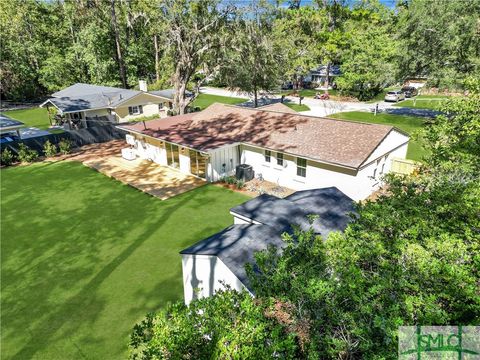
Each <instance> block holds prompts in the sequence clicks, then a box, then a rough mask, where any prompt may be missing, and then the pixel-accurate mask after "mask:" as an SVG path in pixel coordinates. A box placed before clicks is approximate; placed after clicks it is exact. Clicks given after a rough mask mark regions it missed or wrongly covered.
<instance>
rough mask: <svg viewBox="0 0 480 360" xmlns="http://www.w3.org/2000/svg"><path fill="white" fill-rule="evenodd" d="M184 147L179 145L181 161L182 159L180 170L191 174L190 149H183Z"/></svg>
mask: <svg viewBox="0 0 480 360" xmlns="http://www.w3.org/2000/svg"><path fill="white" fill-rule="evenodd" d="M181 149H182V148H181V147H180V146H179V151H180V155H179V161H180V171H181V172H183V173H185V174H190V154H189V153H188V149H187V148H185V149H184V150H183V151H182V150H181Z"/></svg>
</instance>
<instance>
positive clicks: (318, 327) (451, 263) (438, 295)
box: [248, 81, 480, 359]
mask: <svg viewBox="0 0 480 360" xmlns="http://www.w3.org/2000/svg"><path fill="white" fill-rule="evenodd" d="M475 84H476V86H475ZM469 86H470V88H471V89H472V92H471V94H470V95H469V96H468V97H467V98H466V99H462V100H455V101H453V102H451V103H449V104H446V107H445V109H444V111H446V113H447V116H448V118H447V117H445V116H441V117H439V118H437V120H436V121H435V122H434V123H433V124H432V125H431V127H429V128H427V130H426V141H427V142H428V144H429V145H428V147H429V148H430V150H431V153H432V154H431V156H430V157H429V158H427V163H426V164H425V166H424V167H423V168H422V169H421V171H420V173H419V174H417V175H414V176H410V177H398V176H388V178H387V179H385V180H386V183H387V185H388V189H389V193H388V194H387V195H383V196H381V197H380V198H379V199H377V200H376V201H374V202H372V201H367V202H364V203H362V204H359V205H358V208H357V215H356V216H354V219H353V221H352V222H351V224H350V225H349V226H348V227H347V229H346V230H345V232H344V233H334V234H330V236H329V237H328V238H327V239H322V238H321V237H320V236H315V234H314V233H313V232H312V231H311V230H310V231H307V232H304V231H299V230H297V231H295V232H294V233H293V235H285V241H286V246H285V248H284V249H283V250H282V252H280V251H278V249H275V248H270V249H269V250H268V251H265V252H261V253H258V254H257V257H256V267H255V271H253V268H252V267H250V268H249V270H248V271H249V274H250V276H251V278H252V283H253V289H254V291H255V293H256V294H257V296H258V297H260V298H270V297H275V298H276V299H278V300H280V301H284V302H288V303H290V304H292V305H293V306H294V311H293V314H294V315H295V316H296V318H297V319H308V321H310V324H311V334H314V335H313V336H312V337H311V342H310V343H309V345H308V346H307V352H308V353H309V354H310V355H311V356H312V357H317V358H339V357H340V358H392V359H393V358H396V354H397V353H396V351H397V330H398V327H399V326H401V325H415V324H436V325H451V324H462V325H474V324H477V323H478V321H480V298H479V297H478V282H479V280H480V232H479V229H480V183H479V182H478V175H479V174H480V171H479V165H478V164H479V163H480V151H479V144H480V142H479V141H478V139H479V136H480V126H479V118H478V100H479V99H478V94H477V93H476V90H475V89H479V88H480V86H479V85H478V82H477V83H475V82H473V81H471V84H470V85H469ZM475 109H476V110H475Z"/></svg>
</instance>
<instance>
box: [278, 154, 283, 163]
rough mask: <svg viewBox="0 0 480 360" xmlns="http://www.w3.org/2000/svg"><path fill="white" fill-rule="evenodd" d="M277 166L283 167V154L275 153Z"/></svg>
mask: <svg viewBox="0 0 480 360" xmlns="http://www.w3.org/2000/svg"><path fill="white" fill-rule="evenodd" d="M277 165H280V166H283V153H277Z"/></svg>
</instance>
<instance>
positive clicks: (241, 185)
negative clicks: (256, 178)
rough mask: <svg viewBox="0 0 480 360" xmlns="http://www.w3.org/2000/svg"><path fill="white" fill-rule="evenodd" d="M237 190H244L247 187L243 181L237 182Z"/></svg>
mask: <svg viewBox="0 0 480 360" xmlns="http://www.w3.org/2000/svg"><path fill="white" fill-rule="evenodd" d="M236 185H237V189H243V188H244V187H245V182H244V181H243V180H237V183H236Z"/></svg>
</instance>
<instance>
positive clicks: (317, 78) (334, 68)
mask: <svg viewBox="0 0 480 360" xmlns="http://www.w3.org/2000/svg"><path fill="white" fill-rule="evenodd" d="M329 74H330V76H329V79H330V86H331V84H333V83H334V82H335V78H336V77H337V76H340V75H342V72H341V71H340V66H338V65H330V71H329ZM303 81H304V82H311V83H313V84H315V85H317V86H320V85H323V84H325V83H326V81H327V66H326V65H320V66H319V67H318V68H316V69H312V70H310V73H309V74H308V75H307V76H305V77H304V79H303Z"/></svg>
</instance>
